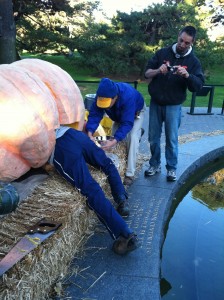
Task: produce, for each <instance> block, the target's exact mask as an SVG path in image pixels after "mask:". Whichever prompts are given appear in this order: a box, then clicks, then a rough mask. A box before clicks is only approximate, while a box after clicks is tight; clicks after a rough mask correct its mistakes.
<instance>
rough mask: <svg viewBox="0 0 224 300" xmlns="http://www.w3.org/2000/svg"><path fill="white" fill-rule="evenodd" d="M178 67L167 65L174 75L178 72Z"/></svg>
mask: <svg viewBox="0 0 224 300" xmlns="http://www.w3.org/2000/svg"><path fill="white" fill-rule="evenodd" d="M177 69H178V67H177V66H170V65H167V70H168V71H169V72H172V73H175V72H176V71H177Z"/></svg>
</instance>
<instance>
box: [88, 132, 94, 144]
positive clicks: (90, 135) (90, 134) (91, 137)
mask: <svg viewBox="0 0 224 300" xmlns="http://www.w3.org/2000/svg"><path fill="white" fill-rule="evenodd" d="M87 135H88V137H89V138H90V139H91V141H93V142H95V139H94V137H93V134H92V132H90V131H88V133H87Z"/></svg>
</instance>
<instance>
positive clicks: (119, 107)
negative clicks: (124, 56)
mask: <svg viewBox="0 0 224 300" xmlns="http://www.w3.org/2000/svg"><path fill="white" fill-rule="evenodd" d="M116 85H117V88H118V99H117V100H116V102H115V104H114V105H113V106H112V107H111V108H108V109H105V108H99V107H97V105H96V100H97V95H96V98H95V101H94V103H93V104H92V106H91V109H90V113H89V116H88V122H87V124H86V130H87V131H90V132H92V133H94V132H95V131H96V129H97V127H98V125H99V123H100V121H101V120H102V118H103V116H104V114H105V113H106V114H107V115H108V116H109V118H110V119H111V120H113V121H114V122H117V123H119V124H120V126H119V128H118V129H117V131H116V132H115V134H114V138H115V139H116V140H117V141H118V142H119V141H121V140H123V139H124V138H125V137H126V135H127V134H128V133H129V132H130V131H131V129H132V127H133V125H134V121H135V117H136V114H137V113H138V112H140V111H141V110H142V109H143V107H144V98H143V96H142V94H140V93H139V91H137V90H136V89H135V88H133V87H132V86H131V85H130V84H128V83H123V82H118V83H116Z"/></svg>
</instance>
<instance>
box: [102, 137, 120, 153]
mask: <svg viewBox="0 0 224 300" xmlns="http://www.w3.org/2000/svg"><path fill="white" fill-rule="evenodd" d="M116 144H117V140H116V139H113V140H107V141H103V143H101V148H102V149H103V150H104V151H108V150H111V149H112V148H113V147H114V146H115V145H116Z"/></svg>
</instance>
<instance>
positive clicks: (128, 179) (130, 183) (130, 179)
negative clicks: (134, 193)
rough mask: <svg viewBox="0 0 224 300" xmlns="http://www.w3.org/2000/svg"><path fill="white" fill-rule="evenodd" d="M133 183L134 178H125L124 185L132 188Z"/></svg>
mask: <svg viewBox="0 0 224 300" xmlns="http://www.w3.org/2000/svg"><path fill="white" fill-rule="evenodd" d="M133 181H134V176H125V177H124V182H123V184H124V185H127V186H130V185H132V183H133Z"/></svg>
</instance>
